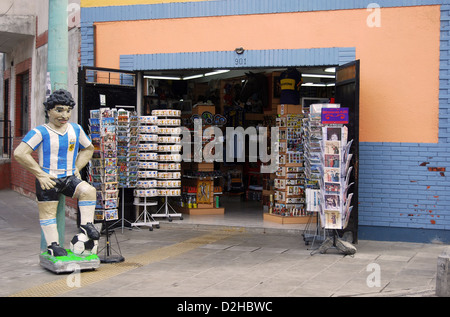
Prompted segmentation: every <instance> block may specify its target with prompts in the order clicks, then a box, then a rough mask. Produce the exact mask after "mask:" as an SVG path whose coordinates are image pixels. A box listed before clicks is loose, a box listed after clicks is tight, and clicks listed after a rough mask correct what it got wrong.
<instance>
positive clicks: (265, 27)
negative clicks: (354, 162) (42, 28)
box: [95, 6, 440, 143]
mask: <svg viewBox="0 0 450 317" xmlns="http://www.w3.org/2000/svg"><path fill="white" fill-rule="evenodd" d="M380 13H381V15H380V17H381V27H374V28H370V27H368V26H367V23H366V21H367V18H368V16H369V15H370V14H371V12H368V11H367V10H340V11H319V12H299V13H277V14H262V15H241V16H224V17H204V18H182V19H161V20H140V21H123V22H122V21H120V22H103V23H95V27H96V31H95V32H96V33H95V34H96V36H95V58H96V60H95V63H96V66H98V67H112V68H119V66H120V65H119V58H120V55H126V54H154V53H178V52H202V51H231V50H234V48H236V47H240V46H242V47H244V48H245V49H246V50H270V49H302V48H321V47H356V58H357V59H360V60H361V90H360V141H361V142H419V143H423V142H425V143H437V141H438V119H439V37H440V6H418V7H403V8H382V9H381V12H380ZM300 64H301V61H299V65H300Z"/></svg>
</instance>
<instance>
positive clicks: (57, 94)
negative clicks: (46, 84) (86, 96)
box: [44, 89, 75, 118]
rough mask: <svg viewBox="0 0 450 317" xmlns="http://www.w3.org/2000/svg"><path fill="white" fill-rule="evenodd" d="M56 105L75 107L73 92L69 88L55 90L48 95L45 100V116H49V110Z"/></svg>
mask: <svg viewBox="0 0 450 317" xmlns="http://www.w3.org/2000/svg"><path fill="white" fill-rule="evenodd" d="M56 105H62V106H69V107H71V108H73V107H75V101H74V100H73V98H72V94H71V93H70V92H68V91H67V90H65V89H58V90H55V91H54V92H53V93H52V94H51V95H50V96H48V98H47V101H45V102H44V107H45V117H47V118H48V114H47V112H48V111H49V110H51V109H53V108H55V106H56Z"/></svg>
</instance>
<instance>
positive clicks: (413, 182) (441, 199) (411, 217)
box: [358, 143, 450, 230]
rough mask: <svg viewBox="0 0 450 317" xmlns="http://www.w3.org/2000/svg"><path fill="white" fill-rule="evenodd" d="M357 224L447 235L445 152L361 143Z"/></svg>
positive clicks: (448, 157) (449, 199) (449, 151)
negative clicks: (429, 230)
mask: <svg viewBox="0 0 450 317" xmlns="http://www.w3.org/2000/svg"><path fill="white" fill-rule="evenodd" d="M437 168H439V169H438V170H436V169H437ZM358 219H359V225H360V226H382V227H406V228H420V229H439V230H448V229H450V148H449V147H448V146H447V145H446V144H444V145H443V144H415V143H361V144H360V169H359V216H358Z"/></svg>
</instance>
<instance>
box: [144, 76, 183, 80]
mask: <svg viewBox="0 0 450 317" xmlns="http://www.w3.org/2000/svg"><path fill="white" fill-rule="evenodd" d="M144 78H149V79H165V80H181V77H169V76H148V75H145V76H144Z"/></svg>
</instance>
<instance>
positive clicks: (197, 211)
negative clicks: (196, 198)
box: [177, 207, 225, 215]
mask: <svg viewBox="0 0 450 317" xmlns="http://www.w3.org/2000/svg"><path fill="white" fill-rule="evenodd" d="M177 210H178V211H179V212H180V213H182V214H187V215H223V214H224V213H225V208H220V207H219V208H213V207H211V208H187V207H178V208H177Z"/></svg>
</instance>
